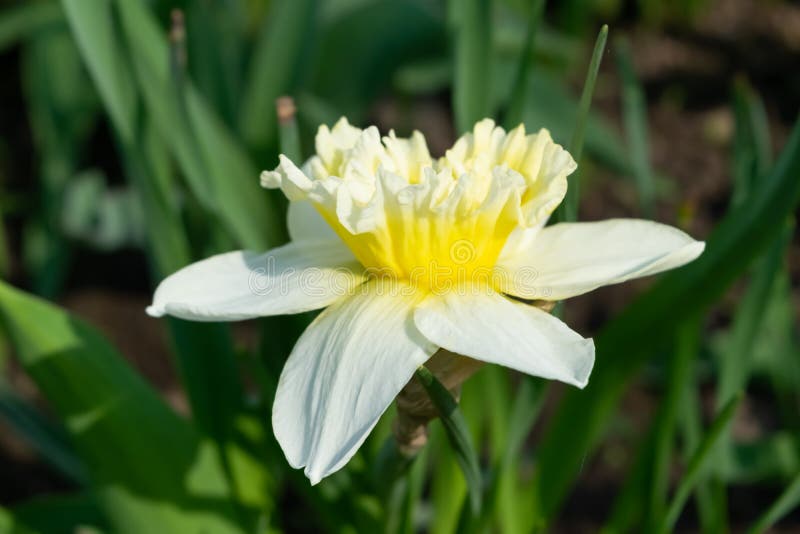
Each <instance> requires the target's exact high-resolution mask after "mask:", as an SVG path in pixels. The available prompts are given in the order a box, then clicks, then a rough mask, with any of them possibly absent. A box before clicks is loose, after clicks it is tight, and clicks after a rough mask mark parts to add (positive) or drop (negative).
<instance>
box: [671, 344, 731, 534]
mask: <svg viewBox="0 0 800 534" xmlns="http://www.w3.org/2000/svg"><path fill="white" fill-rule="evenodd" d="M698 349H699V348H698ZM698 388H699V382H698V380H694V381H693V382H692V384H691V386H690V387H687V388H685V389H684V395H683V397H684V398H683V402H682V403H681V420H680V422H681V433H682V434H683V436H682V437H683V443H682V447H681V458H682V459H683V461H684V463H685V464H688V463H689V460H690V459H691V457H692V455H693V454H694V452H695V451H696V450H697V448H698V447H699V446H700V440H702V439H703V422H702V420H701V415H702V412H703V407H702V405H701V402H700V396H699V394H698ZM711 489H712V488H711V484H710V481H709V480H704V479H702V478H701V479H700V480H698V481H697V485H696V487H695V492H694V493H695V503H696V506H697V514H698V515H699V516H700V525H701V527H702V528H701V530H702V531H703V532H721V530H720V521H719V520H720V517H719V513H718V511H717V507H716V503H715V502H714V494H713V493H712V491H711Z"/></svg>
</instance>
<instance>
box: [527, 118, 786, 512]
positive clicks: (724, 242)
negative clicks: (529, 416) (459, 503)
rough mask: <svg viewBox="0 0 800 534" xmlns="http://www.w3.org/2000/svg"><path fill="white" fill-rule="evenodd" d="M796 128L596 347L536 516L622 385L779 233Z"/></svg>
mask: <svg viewBox="0 0 800 534" xmlns="http://www.w3.org/2000/svg"><path fill="white" fill-rule="evenodd" d="M799 174H800V123H798V124H796V125H795V128H794V130H793V132H792V135H791V136H790V138H789V140H788V142H787V143H786V146H785V147H784V150H783V152H782V154H781V157H780V158H779V160H778V162H777V163H776V165H775V167H774V168H773V170H772V172H771V173H770V176H769V178H768V179H767V180H765V181H764V183H763V184H762V186H761V187H759V188H758V189H757V190H756V191H755V194H754V196H753V197H752V198H751V201H750V202H749V203H748V204H747V206H742V207H741V208H736V209H733V210H732V211H730V212H729V213H728V214H727V215H726V216H725V218H724V219H723V221H722V222H721V224H720V225H719V226H718V227H717V228H716V230H715V231H714V233H713V234H712V236H711V237H710V239H709V240H708V246H707V248H706V251H705V252H704V253H703V255H702V256H700V258H698V259H697V260H695V261H694V262H692V263H691V264H689V265H687V266H686V267H683V268H682V269H680V270H677V271H673V272H671V273H669V274H667V275H665V276H664V277H662V279H661V280H659V281H658V282H657V283H656V284H654V285H653V287H652V288H651V289H650V290H649V291H648V292H646V293H645V294H643V295H642V296H640V297H639V298H638V299H636V300H635V301H634V302H633V303H632V304H631V305H630V306H629V307H628V308H627V309H626V310H625V311H624V312H623V313H621V314H620V315H619V316H618V317H617V318H616V319H614V320H613V321H611V322H610V323H608V325H606V327H605V328H604V329H603V330H602V331H601V333H600V335H598V336H597V337H596V339H595V345H596V347H597V361H598V362H602V363H601V365H598V366H597V367H596V368H595V370H594V372H593V375H592V378H591V380H590V381H589V385H588V386H587V388H586V389H584V390H583V391H580V392H574V391H570V392H568V393H567V394H566V395H565V396H564V398H563V400H562V403H561V405H560V407H559V409H558V410H557V412H556V414H555V416H554V417H553V419H552V423H551V425H550V427H549V428H548V430H547V432H546V433H545V435H544V436H543V438H542V442H541V444H540V446H539V458H540V463H539V472H538V475H537V477H536V479H535V484H536V486H537V488H538V490H537V494H538V495H539V496H540V498H541V499H542V503H541V506H542V509H543V511H544V513H545V514H546V516H551V515H552V514H554V513H555V511H556V509H557V508H558V507H559V505H560V503H561V500H562V499H563V497H564V494H565V492H566V491H567V489H568V488H569V486H570V484H571V483H572V481H573V480H574V477H575V476H576V474H577V473H578V471H579V469H580V466H581V464H582V462H583V461H584V459H585V458H586V455H587V454H589V453H590V451H591V449H592V447H593V446H594V445H595V443H596V442H597V439H598V438H599V436H600V433H601V431H602V429H603V428H604V424H605V422H606V421H607V418H608V417H609V415H610V414H611V413H612V412H613V409H614V407H615V406H616V403H617V401H618V400H619V398H620V395H621V394H622V392H623V390H624V387H625V385H626V384H627V383H628V381H629V380H630V378H631V377H632V376H633V375H634V374H635V373H636V371H637V370H638V369H639V366H640V364H641V363H642V362H644V361H645V360H646V359H647V357H648V356H650V355H651V354H652V352H653V347H656V346H658V344H660V343H662V342H663V341H665V340H668V339H670V337H671V336H672V335H673V334H674V332H675V329H676V328H677V326H678V325H679V324H680V322H681V321H682V320H683V319H684V318H685V317H686V316H687V315H692V314H700V313H702V312H703V310H705V309H706V308H707V307H708V306H709V305H711V304H712V303H713V302H714V301H715V300H716V299H717V298H718V297H719V296H720V295H721V294H722V293H723V292H724V291H725V289H726V288H727V287H728V285H729V284H730V283H731V282H732V281H733V280H735V279H736V277H737V276H739V275H740V274H741V273H742V272H743V271H744V270H745V269H746V268H747V266H748V265H749V264H750V262H751V261H752V260H753V258H755V257H756V256H757V255H758V254H759V253H761V252H762V251H763V250H764V248H765V247H766V246H767V245H768V242H766V241H765V240H764V239H763V236H765V235H774V234H775V233H776V232H778V231H780V229H781V228H782V227H783V225H784V224H785V221H786V217H787V215H788V214H790V213H791V212H792V210H794V208H795V206H796V204H797V200H798V197H800V180H797V176H798V175H799Z"/></svg>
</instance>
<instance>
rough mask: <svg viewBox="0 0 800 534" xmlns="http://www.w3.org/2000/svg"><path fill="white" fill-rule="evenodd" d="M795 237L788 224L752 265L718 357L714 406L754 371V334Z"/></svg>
mask: <svg viewBox="0 0 800 534" xmlns="http://www.w3.org/2000/svg"><path fill="white" fill-rule="evenodd" d="M793 235H794V224H787V225H786V226H785V227H784V229H783V231H782V232H781V233H780V234H779V235H778V236H777V237H776V238H774V240H773V243H772V245H771V246H770V247H769V249H768V250H767V251H766V253H765V254H764V256H763V257H762V258H761V259H760V261H759V262H758V263H757V264H756V266H755V272H754V275H753V278H752V280H751V281H750V285H749V286H748V288H747V292H746V293H745V295H744V297H742V299H741V302H740V304H739V305H738V306H737V308H736V315H735V317H734V320H733V326H732V329H731V336H730V339H729V341H728V343H727V345H726V346H727V347H729V348H728V350H725V351H724V354H722V355H721V356H720V359H719V362H720V366H719V378H718V382H717V406H722V405H723V404H725V403H726V402H727V401H728V400H729V399H730V398H731V397H733V395H735V394H736V392H737V391H742V390H744V389H745V388H746V386H747V382H748V378H749V376H750V373H751V371H752V368H753V362H752V361H751V358H752V355H753V349H754V346H755V341H756V339H757V333H758V331H759V330H760V329H761V325H762V324H763V319H764V316H765V310H766V307H767V304H768V303H769V298H770V296H771V295H772V288H773V287H774V284H775V281H776V277H777V274H778V272H779V270H780V269H781V268H782V267H783V259H784V256H785V254H786V247H787V246H788V244H789V243H790V242H791V240H792V236H793Z"/></svg>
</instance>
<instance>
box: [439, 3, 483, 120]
mask: <svg viewBox="0 0 800 534" xmlns="http://www.w3.org/2000/svg"><path fill="white" fill-rule="evenodd" d="M490 7H491V2H490V0H451V2H450V4H449V13H450V15H451V16H452V18H451V22H452V23H453V28H452V30H453V33H454V36H453V37H454V42H453V51H454V54H455V58H454V62H455V63H454V64H455V72H454V79H453V110H454V113H455V120H456V130H457V132H458V133H463V132H466V131H468V130H470V129H472V125H473V124H475V123H476V122H478V121H479V120H481V119H483V118H485V117H488V116H489V115H490V109H489V106H490V104H489V102H490V100H489V99H490V94H489V90H490V87H491V85H490V82H491V65H490V64H491V54H492V39H491V32H490V28H491V26H492V25H491V9H490Z"/></svg>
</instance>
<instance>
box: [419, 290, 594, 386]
mask: <svg viewBox="0 0 800 534" xmlns="http://www.w3.org/2000/svg"><path fill="white" fill-rule="evenodd" d="M414 323H415V324H416V325H417V328H419V331H420V332H422V334H423V335H424V336H425V337H427V338H428V339H429V340H430V341H431V342H432V343H435V344H436V345H439V346H440V347H443V348H445V349H447V350H449V351H451V352H455V353H458V354H462V355H464V356H469V357H470V358H474V359H476V360H482V361H485V362H489V363H496V364H500V365H504V366H506V367H510V368H512V369H516V370H517V371H521V372H523V373H527V374H529V375H533V376H541V377H543V378H549V379H553V380H560V381H562V382H566V383H567V384H572V385H575V386H578V387H580V388H582V387H584V386H585V385H586V383H587V382H588V380H589V373H591V371H592V366H593V365H594V342H593V341H592V340H591V339H584V338H582V337H581V336H580V335H579V334H577V333H576V332H574V331H573V330H571V329H570V328H569V327H568V326H567V325H565V324H564V323H562V322H561V321H560V320H558V319H557V318H555V317H553V316H552V315H549V314H548V313H545V312H543V311H542V310H540V309H538V308H536V307H534V306H529V305H527V304H523V303H521V302H515V301H512V300H509V299H508V298H506V297H504V296H502V295H500V294H499V293H495V292H493V291H491V290H489V289H479V288H478V287H477V286H476V287H474V288H466V289H460V290H458V291H455V292H452V293H448V294H445V295H440V296H437V295H431V296H429V297H428V298H427V299H426V300H425V301H424V302H423V303H422V304H421V305H420V306H419V307H417V309H416V311H415V312H414Z"/></svg>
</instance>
